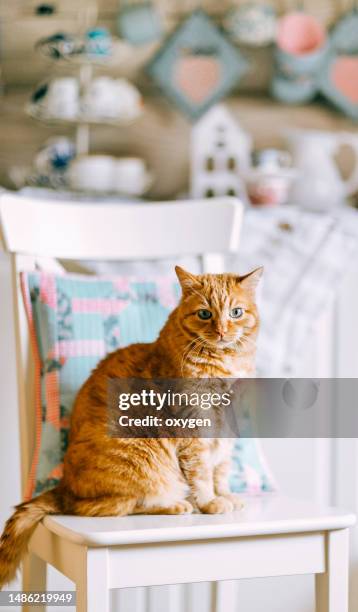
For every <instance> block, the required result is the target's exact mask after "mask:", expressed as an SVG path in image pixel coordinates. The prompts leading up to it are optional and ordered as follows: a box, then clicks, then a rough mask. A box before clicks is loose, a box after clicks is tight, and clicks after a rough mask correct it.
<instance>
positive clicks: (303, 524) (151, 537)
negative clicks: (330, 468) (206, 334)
mask: <svg viewBox="0 0 358 612" xmlns="http://www.w3.org/2000/svg"><path fill="white" fill-rule="evenodd" d="M243 500H244V503H245V506H244V508H243V510H241V511H238V512H233V513H231V514H221V515H205V514H191V515H181V516H168V515H160V516H159V515H155V516H148V515H138V516H126V517H96V518H90V517H79V516H62V515H55V516H47V517H46V518H45V519H44V521H43V523H44V525H45V527H46V528H47V529H49V530H50V531H51V532H53V533H55V534H57V535H59V536H60V537H62V538H65V539H66V540H70V541H72V542H76V543H78V544H82V545H87V546H120V545H128V544H144V543H156V542H170V541H178V540H197V539H212V538H231V537H245V536H257V535H273V534H281V533H303V532H312V531H320V530H322V531H327V530H333V529H344V528H346V527H350V526H351V525H353V524H354V523H355V515H354V514H352V513H349V512H344V511H342V510H338V509H336V508H329V507H321V506H318V505H315V504H313V503H311V502H307V501H302V500H295V499H289V498H285V497H282V496H280V495H277V494H266V495H264V496H262V497H256V498H252V497H250V498H249V497H245V496H243Z"/></svg>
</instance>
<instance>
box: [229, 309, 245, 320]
mask: <svg viewBox="0 0 358 612" xmlns="http://www.w3.org/2000/svg"><path fill="white" fill-rule="evenodd" d="M243 314H244V311H243V309H242V308H233V309H232V310H230V317H231V318H232V319H240V317H242V315H243Z"/></svg>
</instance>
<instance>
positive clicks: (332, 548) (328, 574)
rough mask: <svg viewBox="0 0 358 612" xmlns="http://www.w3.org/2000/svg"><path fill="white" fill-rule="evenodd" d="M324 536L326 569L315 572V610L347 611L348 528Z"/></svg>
mask: <svg viewBox="0 0 358 612" xmlns="http://www.w3.org/2000/svg"><path fill="white" fill-rule="evenodd" d="M326 538H327V540H326V571H325V572H324V573H323V574H316V612H348V572H349V532H348V529H339V530H337V531H330V532H328V534H327V536H326Z"/></svg>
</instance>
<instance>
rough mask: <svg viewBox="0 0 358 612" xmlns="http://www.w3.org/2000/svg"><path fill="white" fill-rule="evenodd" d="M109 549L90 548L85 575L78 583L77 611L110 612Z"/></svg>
mask: <svg viewBox="0 0 358 612" xmlns="http://www.w3.org/2000/svg"><path fill="white" fill-rule="evenodd" d="M109 606H110V591H109V587H108V551H107V549H106V548H89V549H88V550H87V556H86V567H85V568H84V572H83V576H82V577H81V579H80V580H79V581H78V582H77V583H76V612H99V611H100V612H110V610H109Z"/></svg>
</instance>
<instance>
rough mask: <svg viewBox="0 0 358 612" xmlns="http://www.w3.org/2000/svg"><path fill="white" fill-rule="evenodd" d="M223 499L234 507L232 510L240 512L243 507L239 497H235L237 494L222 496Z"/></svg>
mask: <svg viewBox="0 0 358 612" xmlns="http://www.w3.org/2000/svg"><path fill="white" fill-rule="evenodd" d="M224 497H225V499H228V500H229V501H231V503H232V504H233V506H234V510H242V508H243V507H244V502H243V501H242V499H241V497H240V495H237V493H228V494H227V495H224Z"/></svg>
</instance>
